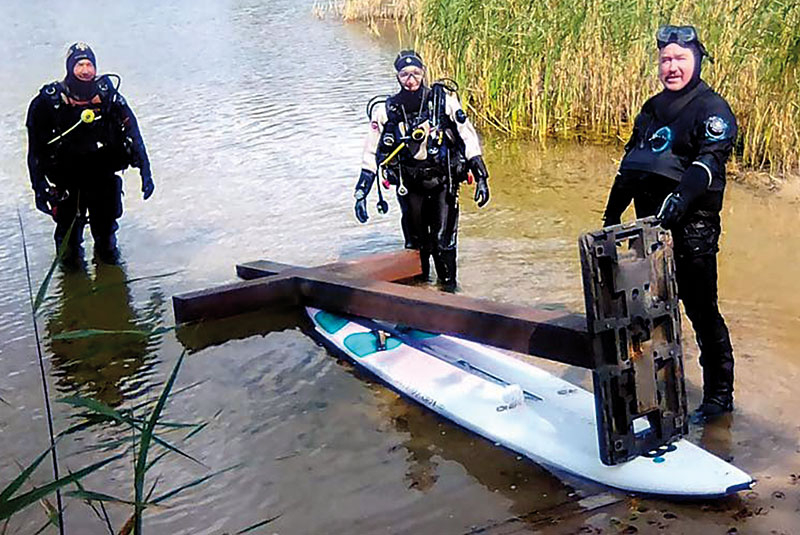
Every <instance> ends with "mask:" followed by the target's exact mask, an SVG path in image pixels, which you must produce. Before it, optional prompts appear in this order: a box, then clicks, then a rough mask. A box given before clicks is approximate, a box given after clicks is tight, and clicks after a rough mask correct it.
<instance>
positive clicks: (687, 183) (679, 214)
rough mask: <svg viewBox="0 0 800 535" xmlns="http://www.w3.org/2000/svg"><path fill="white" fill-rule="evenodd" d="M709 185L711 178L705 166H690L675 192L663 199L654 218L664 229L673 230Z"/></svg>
mask: <svg viewBox="0 0 800 535" xmlns="http://www.w3.org/2000/svg"><path fill="white" fill-rule="evenodd" d="M710 184H711V178H710V176H709V173H708V171H707V170H706V168H705V166H700V165H690V166H689V169H687V170H686V172H684V173H683V176H682V177H681V182H680V184H678V187H677V188H675V191H673V192H672V193H670V194H669V196H668V197H667V198H666V199H664V204H662V205H661V210H659V212H658V215H657V216H656V218H657V219H658V220H659V221H661V226H662V227H664V228H665V229H672V228H675V227H676V226H677V225H678V223H680V221H681V219H683V216H684V215H686V212H687V211H688V210H689V206H690V205H691V204H692V203H693V202H694V201H695V199H697V198H699V197H700V196H701V195H702V194H703V192H705V191H706V188H707V187H708V186H709V185H710Z"/></svg>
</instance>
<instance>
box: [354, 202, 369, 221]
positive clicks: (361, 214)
mask: <svg viewBox="0 0 800 535" xmlns="http://www.w3.org/2000/svg"><path fill="white" fill-rule="evenodd" d="M356 219H358V222H359V223H366V222H367V219H369V215H367V199H366V197H365V198H363V199H356Z"/></svg>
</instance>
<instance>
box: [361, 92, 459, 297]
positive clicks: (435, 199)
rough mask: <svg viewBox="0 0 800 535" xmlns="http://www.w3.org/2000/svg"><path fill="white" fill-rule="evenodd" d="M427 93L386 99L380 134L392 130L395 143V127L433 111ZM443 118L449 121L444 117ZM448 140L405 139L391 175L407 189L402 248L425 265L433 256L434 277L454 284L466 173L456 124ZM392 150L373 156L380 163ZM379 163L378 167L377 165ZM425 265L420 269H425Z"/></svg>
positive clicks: (449, 127) (401, 197) (411, 123)
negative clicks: (461, 191)
mask: <svg viewBox="0 0 800 535" xmlns="http://www.w3.org/2000/svg"><path fill="white" fill-rule="evenodd" d="M431 93H432V92H431V91H430V90H428V89H427V88H425V89H421V90H420V91H417V92H416V94H415V93H409V92H407V91H401V92H399V93H397V94H395V95H393V96H391V97H389V99H387V101H386V115H387V118H388V121H387V122H386V124H385V125H384V131H383V134H386V133H387V132H391V134H393V136H394V138H395V139H399V138H400V137H401V136H402V133H401V132H400V131H399V127H398V125H400V124H403V125H404V129H405V130H406V131H407V132H411V131H413V130H414V128H415V127H416V126H417V125H420V124H422V123H424V122H426V121H428V120H429V119H430V114H431V113H432V107H431V106H430V103H431ZM441 120H443V121H445V122H446V123H448V122H450V119H449V118H448V117H446V115H445V116H443V117H442V118H441ZM445 129H446V130H447V131H449V133H450V137H447V136H445V138H444V140H443V142H442V143H441V146H439V145H437V144H436V143H435V142H434V140H430V139H429V138H427V137H426V138H425V139H423V140H421V141H420V142H414V141H413V140H409V141H407V146H406V147H405V148H403V149H402V150H401V151H400V152H399V153H398V154H397V156H396V161H395V162H394V166H393V167H394V174H395V175H396V176H397V177H398V180H399V179H400V178H402V182H403V185H404V186H405V187H406V189H407V190H408V193H407V194H405V195H399V196H398V200H399V204H400V208H401V210H402V216H401V225H402V228H403V235H404V238H405V243H406V247H408V248H413V249H419V250H420V257H421V258H423V264H424V262H426V261H427V258H428V257H429V256H430V255H432V256H433V259H434V263H435V265H436V273H437V274H438V276H439V279H440V280H441V281H442V283H443V284H445V285H451V284H455V279H456V240H457V234H458V183H459V181H460V180H462V179H463V177H465V175H466V162H465V158H464V153H463V149H462V148H461V147H460V146H459V144H458V143H459V141H460V140H459V139H458V133H457V130H456V128H455V125H450V124H445ZM426 147H434V148H438V150H436V151H435V152H431V151H428V157H427V158H426V159H424V160H419V159H416V158H415V157H414V154H416V153H418V151H419V150H420V148H422V149H423V150H426ZM389 150H390V147H382V149H381V150H379V151H378V152H377V154H376V157H377V159H378V160H381V161H382V160H383V158H384V157H385V156H386V153H387V152H389ZM377 163H380V161H379V162H377ZM423 267H424V265H423Z"/></svg>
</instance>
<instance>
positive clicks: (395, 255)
mask: <svg viewBox="0 0 800 535" xmlns="http://www.w3.org/2000/svg"><path fill="white" fill-rule="evenodd" d="M289 270H292V274H293V275H294V274H302V273H305V272H307V271H309V270H313V271H319V270H324V271H327V272H329V273H337V274H339V275H342V276H347V277H355V278H363V279H375V280H382V281H392V282H399V281H403V280H408V279H411V278H413V277H416V276H417V275H420V274H421V273H422V269H421V268H420V262H419V252H418V251H415V250H413V249H402V250H400V251H392V252H389V253H379V254H373V255H369V256H363V257H360V258H356V259H353V260H343V261H339V262H334V263H332V264H323V265H321V266H316V267H313V268H305V267H298V266H292V265H289V264H283V263H281V262H271V261H269V260H257V261H255V262H246V263H244V264H238V265H237V266H236V274H237V275H238V276H239V277H240V278H242V279H245V280H252V279H256V278H262V277H269V276H271V275H277V274H278V273H281V274H284V275H286V274H288V272H289Z"/></svg>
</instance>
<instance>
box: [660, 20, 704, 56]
mask: <svg viewBox="0 0 800 535" xmlns="http://www.w3.org/2000/svg"><path fill="white" fill-rule="evenodd" d="M656 43H657V44H658V49H659V50H661V49H662V48H664V47H665V46H667V45H668V44H670V43H676V44H677V45H678V46H681V47H683V48H696V50H697V52H699V54H697V55H698V58H697V59H698V61H700V60H701V59H703V57H707V58H708V60H709V61H710V62H711V63H714V58H712V57H711V54H709V53H708V51H707V50H706V47H704V46H703V43H701V42H700V37H698V35H697V30H695V29H694V26H673V25H671V24H666V25H664V26H661V27H660V28H658V31H656Z"/></svg>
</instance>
